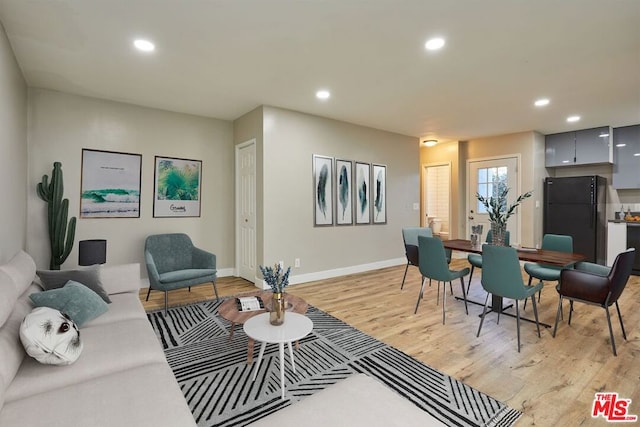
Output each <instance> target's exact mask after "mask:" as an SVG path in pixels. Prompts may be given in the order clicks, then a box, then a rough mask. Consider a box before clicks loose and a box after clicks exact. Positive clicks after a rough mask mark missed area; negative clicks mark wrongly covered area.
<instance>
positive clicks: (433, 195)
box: [420, 163, 451, 238]
mask: <svg viewBox="0 0 640 427" xmlns="http://www.w3.org/2000/svg"><path fill="white" fill-rule="evenodd" d="M422 191H423V193H422V204H423V205H422V212H423V213H424V215H423V217H422V218H421V221H420V225H422V226H423V227H429V226H432V227H433V230H434V232H435V233H438V234H439V235H440V236H441V237H443V238H448V237H449V234H450V224H451V215H450V212H451V211H450V200H451V163H440V164H428V165H424V166H423V168H422Z"/></svg>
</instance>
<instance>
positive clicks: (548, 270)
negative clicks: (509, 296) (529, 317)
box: [524, 234, 573, 308]
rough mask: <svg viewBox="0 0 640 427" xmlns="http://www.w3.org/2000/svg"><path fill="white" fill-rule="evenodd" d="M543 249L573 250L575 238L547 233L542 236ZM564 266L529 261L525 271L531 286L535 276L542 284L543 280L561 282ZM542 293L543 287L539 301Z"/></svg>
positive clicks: (539, 293)
mask: <svg viewBox="0 0 640 427" xmlns="http://www.w3.org/2000/svg"><path fill="white" fill-rule="evenodd" d="M541 249H542V250H547V251H557V252H573V238H572V237H571V236H565V235H562V234H545V235H544V236H543V237H542V247H541ZM562 268H563V267H562V266H557V265H547V264H539V263H537V262H527V263H525V265H524V271H526V272H527V274H528V275H529V283H528V285H529V286H531V281H532V280H533V278H536V279H538V280H539V282H540V284H542V281H543V280H544V281H547V282H559V281H560V271H562ZM541 294H542V288H541V289H540V292H538V301H540V295H541ZM524 306H525V308H526V307H527V304H526V301H525V305H524Z"/></svg>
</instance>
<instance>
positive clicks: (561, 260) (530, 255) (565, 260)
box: [442, 239, 587, 327]
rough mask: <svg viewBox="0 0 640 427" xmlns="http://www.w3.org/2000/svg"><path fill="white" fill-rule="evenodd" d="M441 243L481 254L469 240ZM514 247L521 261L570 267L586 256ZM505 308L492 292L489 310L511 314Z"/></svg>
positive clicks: (458, 249)
mask: <svg viewBox="0 0 640 427" xmlns="http://www.w3.org/2000/svg"><path fill="white" fill-rule="evenodd" d="M442 243H443V245H444V247H445V248H447V249H451V250H454V251H460V252H470V253H475V254H482V245H472V244H471V240H464V239H452V240H443V241H442ZM515 249H516V251H517V253H518V258H519V259H520V260H521V261H528V262H537V263H540V264H547V265H554V266H558V267H570V266H572V265H573V264H575V263H577V262H580V261H584V260H585V259H586V258H587V257H586V256H585V255H582V254H577V253H571V252H558V251H549V250H543V249H536V248H526V247H518V248H515ZM467 301H468V302H471V303H475V304H479V305H483V306H484V304H481V303H478V302H476V301H471V300H469V299H467ZM507 308H509V306H508V307H504V306H503V301H502V297H500V296H496V295H493V294H492V295H491V311H495V312H496V313H503V314H505V315H507V316H512V315H511V314H510V313H504V310H505V309H507ZM521 319H522V320H525V321H531V320H530V319H525V318H521ZM540 324H541V325H544V326H545V327H550V325H547V324H543V323H540Z"/></svg>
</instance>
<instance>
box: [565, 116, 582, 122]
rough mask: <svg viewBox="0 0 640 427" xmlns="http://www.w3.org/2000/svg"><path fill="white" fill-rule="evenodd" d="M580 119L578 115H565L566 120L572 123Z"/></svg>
mask: <svg viewBox="0 0 640 427" xmlns="http://www.w3.org/2000/svg"><path fill="white" fill-rule="evenodd" d="M579 120H580V116H569V117H567V121H568V122H569V123H574V122H577V121H579Z"/></svg>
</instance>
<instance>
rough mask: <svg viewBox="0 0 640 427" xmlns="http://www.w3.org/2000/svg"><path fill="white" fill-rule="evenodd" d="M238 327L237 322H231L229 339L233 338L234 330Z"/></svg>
mask: <svg viewBox="0 0 640 427" xmlns="http://www.w3.org/2000/svg"><path fill="white" fill-rule="evenodd" d="M235 329H236V322H231V327H230V328H229V341H231V340H232V339H233V332H234V331H235Z"/></svg>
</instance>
